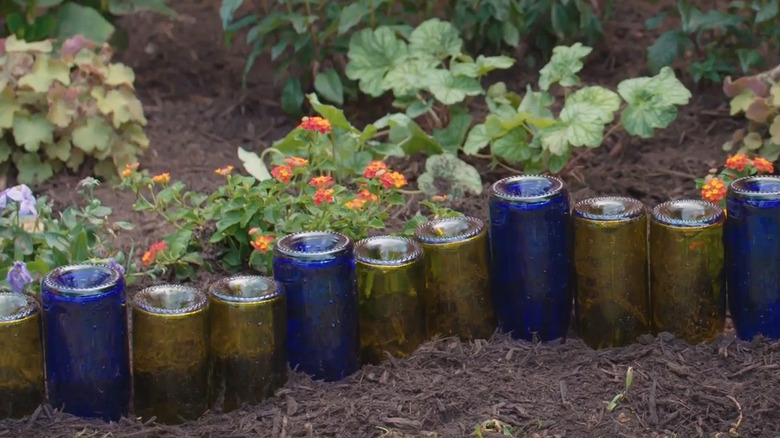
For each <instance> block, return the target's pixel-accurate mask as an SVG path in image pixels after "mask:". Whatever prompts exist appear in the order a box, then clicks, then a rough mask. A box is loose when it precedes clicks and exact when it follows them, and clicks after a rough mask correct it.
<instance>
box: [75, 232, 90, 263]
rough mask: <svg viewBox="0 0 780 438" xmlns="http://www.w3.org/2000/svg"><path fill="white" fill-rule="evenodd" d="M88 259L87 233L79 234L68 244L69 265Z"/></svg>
mask: <svg viewBox="0 0 780 438" xmlns="http://www.w3.org/2000/svg"><path fill="white" fill-rule="evenodd" d="M87 258H89V244H88V243H87V231H86V230H81V232H80V233H79V234H78V235H77V236H76V238H75V239H73V242H71V244H70V261H71V263H77V262H83V261H84V260H87Z"/></svg>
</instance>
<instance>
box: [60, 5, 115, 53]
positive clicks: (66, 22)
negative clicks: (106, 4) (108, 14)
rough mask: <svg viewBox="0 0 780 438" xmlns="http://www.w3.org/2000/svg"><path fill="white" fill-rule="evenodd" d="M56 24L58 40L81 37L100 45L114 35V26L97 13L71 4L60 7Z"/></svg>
mask: <svg viewBox="0 0 780 438" xmlns="http://www.w3.org/2000/svg"><path fill="white" fill-rule="evenodd" d="M57 23H59V26H58V28H57V38H60V39H66V38H70V37H72V36H75V35H83V36H84V38H86V39H88V40H91V41H94V42H96V43H98V44H102V43H104V42H106V41H108V39H109V38H111V35H112V34H113V33H114V26H113V25H112V24H111V23H109V22H108V21H107V20H106V19H105V18H103V16H102V15H100V13H99V12H98V11H96V10H94V9H92V8H90V7H88V6H81V5H79V4H76V3H71V2H68V3H64V4H63V5H62V6H60V8H59V14H58V16H57Z"/></svg>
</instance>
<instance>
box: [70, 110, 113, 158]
mask: <svg viewBox="0 0 780 438" xmlns="http://www.w3.org/2000/svg"><path fill="white" fill-rule="evenodd" d="M113 133H114V130H113V128H112V127H111V125H109V124H108V123H106V121H105V120H103V118H102V117H90V118H89V119H87V123H86V124H85V125H82V126H80V127H78V128H76V129H74V130H73V137H72V141H73V146H76V147H77V148H79V149H81V150H82V151H84V152H86V153H87V154H93V153H95V152H96V151H105V150H107V149H108V148H109V147H110V146H111V143H110V142H111V135H112V134H113Z"/></svg>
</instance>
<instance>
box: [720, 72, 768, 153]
mask: <svg viewBox="0 0 780 438" xmlns="http://www.w3.org/2000/svg"><path fill="white" fill-rule="evenodd" d="M778 79H780V66H778V67H775V68H774V69H772V70H769V71H766V72H762V73H759V74H756V75H753V76H744V77H741V78H739V79H737V80H734V81H732V80H731V78H730V77H727V78H726V80H725V81H724V82H723V91H724V93H725V94H726V96H728V97H729V98H731V115H732V116H736V115H739V114H744V116H745V118H747V120H748V123H747V127H746V128H745V129H739V130H737V131H736V132H735V133H734V135H733V136H732V138H731V140H729V141H727V142H726V143H725V144H724V145H723V150H724V151H731V150H732V149H733V148H734V147H735V146H738V145H739V148H738V150H737V153H740V154H755V155H758V156H760V157H763V158H766V159H767V160H769V161H772V162H773V161H777V159H778V158H780V83H778Z"/></svg>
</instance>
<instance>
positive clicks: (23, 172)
mask: <svg viewBox="0 0 780 438" xmlns="http://www.w3.org/2000/svg"><path fill="white" fill-rule="evenodd" d="M14 164H16V169H17V170H18V171H19V174H18V175H17V179H18V180H19V183H21V184H27V185H29V186H36V185H38V184H40V183H42V182H44V181H46V180H48V179H49V178H51V177H52V176H53V175H54V169H52V167H51V164H49V162H48V161H41V158H40V157H39V155H38V153H37V152H33V153H29V154H26V153H21V154H14Z"/></svg>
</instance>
